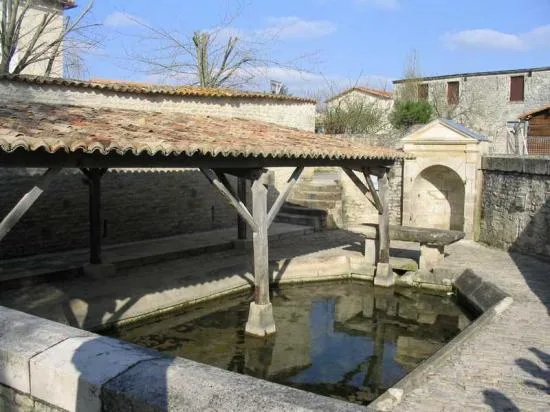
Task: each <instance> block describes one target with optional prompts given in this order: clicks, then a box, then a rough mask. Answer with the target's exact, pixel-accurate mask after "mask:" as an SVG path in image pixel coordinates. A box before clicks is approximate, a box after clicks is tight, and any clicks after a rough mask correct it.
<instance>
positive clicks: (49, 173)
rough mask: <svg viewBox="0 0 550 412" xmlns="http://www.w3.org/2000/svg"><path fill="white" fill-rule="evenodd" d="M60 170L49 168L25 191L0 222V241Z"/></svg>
mask: <svg viewBox="0 0 550 412" xmlns="http://www.w3.org/2000/svg"><path fill="white" fill-rule="evenodd" d="M60 171H61V169H60V168H50V169H48V170H46V172H45V173H44V174H43V175H42V177H41V178H40V180H39V181H38V183H37V184H36V185H35V186H34V187H33V188H32V189H31V190H30V191H29V192H28V193H26V194H25V195H24V196H23V197H22V198H21V200H19V202H18V203H17V204H16V205H15V206H14V207H13V209H12V210H11V211H10V212H9V213H8V214H7V215H6V217H5V218H4V220H2V222H1V223H0V241H1V240H2V239H3V238H4V237H5V236H6V235H7V234H8V233H9V231H10V230H11V229H12V228H13V227H14V226H15V225H16V224H17V222H19V221H20V220H21V218H22V217H23V216H24V215H25V213H27V211H28V210H29V209H30V207H31V206H32V205H33V204H34V202H36V201H37V200H38V198H39V197H40V195H41V194H42V193H43V192H44V190H46V188H47V187H48V186H49V185H50V183H51V181H52V180H53V178H54V177H55V176H57V175H58V174H59V172H60Z"/></svg>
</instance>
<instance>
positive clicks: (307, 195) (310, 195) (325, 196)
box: [289, 187, 342, 201]
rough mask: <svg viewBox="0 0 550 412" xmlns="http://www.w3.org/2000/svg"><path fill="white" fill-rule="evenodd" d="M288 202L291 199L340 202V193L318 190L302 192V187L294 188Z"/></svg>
mask: <svg viewBox="0 0 550 412" xmlns="http://www.w3.org/2000/svg"><path fill="white" fill-rule="evenodd" d="M289 199H290V200H289V201H292V200H291V199H308V200H332V201H340V200H342V192H341V190H340V191H318V190H304V189H303V188H302V187H296V188H295V189H294V191H293V192H292V194H291V196H290V198H289Z"/></svg>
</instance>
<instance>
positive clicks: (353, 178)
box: [342, 167, 380, 212]
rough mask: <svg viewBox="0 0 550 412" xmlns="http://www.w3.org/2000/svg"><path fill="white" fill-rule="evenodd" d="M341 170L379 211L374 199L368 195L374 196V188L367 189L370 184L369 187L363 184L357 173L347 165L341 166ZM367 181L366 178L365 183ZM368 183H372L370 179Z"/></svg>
mask: <svg viewBox="0 0 550 412" xmlns="http://www.w3.org/2000/svg"><path fill="white" fill-rule="evenodd" d="M342 170H343V171H344V172H345V173H346V174H347V175H348V176H349V178H350V179H351V181H352V182H353V183H355V186H357V188H358V189H359V190H360V191H361V193H363V194H364V195H365V197H366V198H367V200H368V201H369V202H370V203H371V204H372V205H373V206H374V207H375V208H376V210H378V212H380V208H379V205H378V204H377V203H376V201H375V200H373V199H371V198H370V197H369V195H368V194H369V193H370V194H371V196H373V198H374V195H373V193H376V190H369V188H370V186H369V187H367V186H365V184H364V183H363V182H362V181H361V179H359V178H358V177H357V175H356V174H355V172H354V171H353V170H351V169H349V168H347V167H343V168H342ZM368 183H369V182H368V180H367V184H368ZM370 183H371V184H372V181H371V182H370ZM372 187H373V189H374V186H372Z"/></svg>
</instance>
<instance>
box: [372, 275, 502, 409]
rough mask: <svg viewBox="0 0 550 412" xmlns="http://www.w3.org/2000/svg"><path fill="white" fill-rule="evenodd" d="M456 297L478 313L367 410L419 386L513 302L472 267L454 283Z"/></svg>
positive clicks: (393, 403)
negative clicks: (477, 310)
mask: <svg viewBox="0 0 550 412" xmlns="http://www.w3.org/2000/svg"><path fill="white" fill-rule="evenodd" d="M453 287H454V289H455V290H456V292H457V296H458V298H459V300H460V299H462V301H463V302H464V303H466V304H468V305H469V306H470V307H473V308H479V309H480V313H482V314H481V316H480V317H479V318H477V319H476V320H475V321H474V322H473V323H472V324H471V325H470V326H468V327H467V328H466V329H464V330H463V331H462V332H461V333H459V334H458V335H457V336H455V337H454V339H452V340H451V341H450V342H449V343H447V344H446V345H445V346H443V347H442V348H441V349H440V350H438V351H437V352H436V353H435V354H434V355H432V356H431V357H430V358H428V359H427V360H426V361H424V362H423V363H421V364H420V365H419V366H418V367H417V368H415V369H414V370H413V371H412V372H411V373H409V374H408V375H406V376H405V377H404V378H403V379H401V380H400V381H399V382H397V383H396V384H395V385H393V386H392V387H391V388H389V389H388V390H387V391H386V392H385V393H383V394H382V395H380V396H379V397H378V398H377V399H375V400H374V401H373V402H372V403H371V404H370V405H369V406H368V407H367V410H369V411H390V410H392V409H393V408H394V407H395V406H396V405H397V404H398V403H399V402H401V400H402V399H403V397H405V396H406V395H407V393H410V392H412V391H413V390H415V389H417V388H418V387H420V386H421V385H422V384H423V383H424V382H426V380H428V379H429V377H430V375H431V374H432V373H433V371H435V370H437V368H438V367H439V366H440V365H441V364H442V363H443V362H444V361H446V360H447V359H448V358H449V356H451V355H452V354H453V352H455V351H456V350H457V349H458V348H459V347H460V346H462V345H463V344H464V343H465V342H467V341H468V340H469V339H470V338H471V337H472V336H473V335H475V334H477V333H478V332H479V331H481V330H482V329H483V328H484V327H485V326H486V325H487V324H488V323H489V322H490V321H491V320H492V319H493V318H495V317H496V316H498V315H500V314H501V313H502V312H504V311H505V310H506V309H507V308H508V307H510V305H511V304H512V303H513V299H512V298H511V297H510V296H509V295H507V294H506V293H504V292H503V291H502V290H501V289H499V288H498V287H496V286H495V285H493V284H492V283H490V282H485V281H483V279H482V278H480V277H479V276H478V275H476V274H475V273H474V272H473V271H472V270H470V269H466V270H465V271H464V272H463V273H462V274H461V275H460V276H458V278H457V279H455V281H454V282H453Z"/></svg>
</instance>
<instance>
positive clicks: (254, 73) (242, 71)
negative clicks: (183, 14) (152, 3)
mask: <svg viewBox="0 0 550 412" xmlns="http://www.w3.org/2000/svg"><path fill="white" fill-rule="evenodd" d="M235 19H236V15H229V14H228V15H227V16H226V17H225V18H224V19H223V21H222V22H221V23H220V24H218V25H216V26H215V27H214V28H211V29H206V30H198V31H194V32H178V31H177V30H172V29H170V28H159V27H154V26H152V25H149V24H148V23H146V22H144V21H142V20H139V19H132V20H133V21H134V23H135V24H136V25H137V26H139V27H140V28H141V29H142V30H141V33H140V34H137V36H138V38H139V40H140V42H139V43H140V45H141V46H142V47H140V50H139V51H136V50H130V52H129V53H128V57H129V60H130V61H132V62H134V63H135V62H138V63H139V64H140V65H141V68H142V70H143V71H144V72H145V73H147V74H148V75H152V76H155V77H158V78H161V79H162V80H163V81H166V80H168V81H170V82H178V83H185V84H190V85H196V86H202V87H214V88H217V87H237V88H238V87H242V86H245V85H247V86H249V85H250V84H251V83H252V82H253V80H254V79H257V78H260V77H265V72H266V71H267V72H269V70H268V69H272V68H283V69H291V70H296V71H302V70H303V69H302V68H300V67H298V65H297V62H298V61H300V60H305V59H307V58H310V57H311V55H303V56H299V57H297V58H294V59H292V61H290V62H280V61H275V60H273V59H271V58H269V57H267V55H268V52H269V51H270V49H271V48H272V45H273V43H274V42H276V41H277V36H278V34H277V32H276V31H273V32H262V33H260V32H246V33H245V32H243V31H241V30H238V29H234V28H232V23H233V21H234V20H235ZM266 80H267V79H266Z"/></svg>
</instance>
